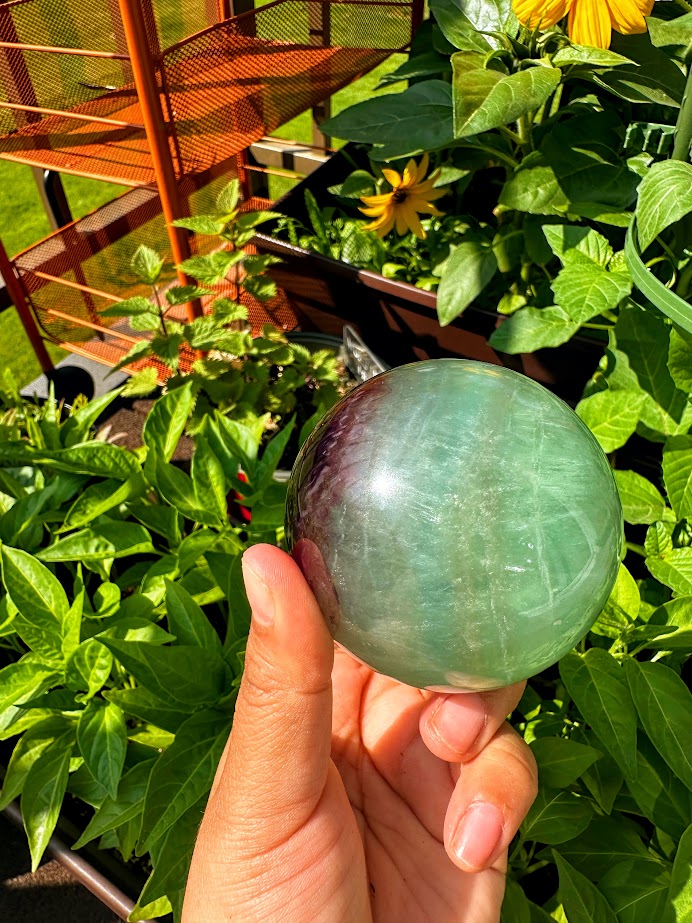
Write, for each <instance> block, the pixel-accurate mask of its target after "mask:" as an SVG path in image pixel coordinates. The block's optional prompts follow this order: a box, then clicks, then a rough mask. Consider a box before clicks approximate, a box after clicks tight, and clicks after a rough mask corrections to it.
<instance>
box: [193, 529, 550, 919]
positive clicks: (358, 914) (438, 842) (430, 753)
mask: <svg viewBox="0 0 692 923" xmlns="http://www.w3.org/2000/svg"><path fill="white" fill-rule="evenodd" d="M243 570H244V574H245V584H246V588H247V592H248V597H249V600H250V604H251V606H252V611H253V620H252V627H251V630H250V637H249V639H248V648H247V655H246V660H245V672H244V675H243V680H242V685H241V687H240V692H239V695H238V701H237V705H236V712H235V719H234V723H233V730H232V732H231V736H230V738H229V741H228V744H227V746H226V749H225V751H224V755H223V757H222V760H221V763H220V765H219V768H218V771H217V774H216V778H215V781H214V786H213V788H212V792H211V795H210V798H209V802H208V804H207V808H206V812H205V815H204V819H203V822H202V826H201V829H200V833H199V836H198V839H197V844H196V847H195V852H194V856H193V859H192V866H191V868H190V875H189V878H188V884H187V891H186V895H185V906H184V911H183V921H184V923H222V921H223V923H498V920H499V917H500V906H501V903H502V897H503V894H504V888H505V874H504V873H505V868H506V862H507V847H508V845H509V843H510V841H511V840H512V837H513V836H514V834H515V833H516V831H517V829H518V827H519V824H520V823H521V821H522V819H523V817H524V815H525V813H526V811H527V810H528V808H529V807H530V805H531V803H532V801H533V799H534V797H535V794H536V770H535V764H534V762H533V758H532V756H531V753H530V750H529V748H528V747H527V746H526V745H525V744H524V742H523V741H522V740H521V739H520V738H519V737H518V735H517V734H516V733H515V732H514V731H513V730H512V729H511V728H510V727H509V725H508V724H507V723H506V722H505V717H506V716H507V715H508V714H509V713H510V711H512V709H513V708H514V707H515V705H516V704H517V702H518V701H519V698H520V696H521V693H522V690H523V684H518V685H516V686H512V687H510V688H507V689H500V690H497V691H494V692H489V693H482V694H476V693H466V694H456V695H449V696H446V695H441V694H437V693H429V692H424V691H421V690H419V689H414V688H412V687H409V686H404V685H402V684H401V683H398V682H396V681H395V680H392V679H389V678H387V677H385V676H381V675H379V674H377V673H374V672H373V671H372V670H370V669H368V668H367V667H365V666H363V665H362V664H360V663H359V662H357V661H356V660H354V659H353V658H352V657H351V656H350V655H349V654H347V653H346V652H345V651H341V650H337V651H336V652H335V650H334V643H333V641H332V638H331V635H330V634H329V631H328V629H327V626H326V624H325V622H324V619H323V618H322V615H321V613H320V610H319V608H318V606H317V603H316V601H315V598H314V596H313V594H312V592H311V590H310V588H309V586H308V585H307V583H306V581H305V579H304V577H303V576H302V574H301V572H300V570H299V568H298V566H297V564H296V563H295V562H294V561H293V560H292V559H291V558H290V557H289V556H288V555H286V554H285V553H283V552H282V551H279V550H278V549H277V548H274V547H272V546H269V545H257V546H254V547H253V548H251V549H250V550H248V551H247V552H246V553H245V555H244V558H243Z"/></svg>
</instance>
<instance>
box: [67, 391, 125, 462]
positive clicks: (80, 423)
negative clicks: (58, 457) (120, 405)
mask: <svg viewBox="0 0 692 923" xmlns="http://www.w3.org/2000/svg"><path fill="white" fill-rule="evenodd" d="M121 393H122V389H121V388H114V389H113V390H112V391H109V392H108V393H107V394H104V395H102V396H101V397H95V398H93V399H92V400H90V401H89V402H88V403H87V404H85V405H84V406H83V407H80V408H79V410H75V411H73V412H72V413H71V414H70V416H69V417H68V418H67V420H65V422H64V423H63V425H62V429H61V431H60V436H61V439H62V443H63V445H64V446H65V448H69V447H70V446H73V445H76V444H77V443H79V442H83V441H84V440H85V439H88V438H89V435H90V433H91V430H92V427H93V426H94V424H95V423H96V421H97V420H98V418H99V417H100V416H101V414H102V413H103V412H104V410H106V408H108V407H109V406H110V404H111V403H112V402H113V401H114V400H115V399H116V398H117V397H119V395H120V394H121Z"/></svg>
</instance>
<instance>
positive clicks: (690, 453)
mask: <svg viewBox="0 0 692 923" xmlns="http://www.w3.org/2000/svg"><path fill="white" fill-rule="evenodd" d="M663 480H664V482H665V485H666V493H667V494H668V499H669V500H670V505H671V506H672V507H673V512H674V513H675V515H676V516H677V518H678V519H690V520H692V436H673V437H672V438H671V439H668V441H667V442H666V444H665V448H664V450H663Z"/></svg>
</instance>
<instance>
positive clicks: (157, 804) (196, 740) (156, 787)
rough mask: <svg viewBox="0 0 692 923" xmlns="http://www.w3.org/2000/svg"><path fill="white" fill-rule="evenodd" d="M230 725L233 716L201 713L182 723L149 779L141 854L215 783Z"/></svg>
mask: <svg viewBox="0 0 692 923" xmlns="http://www.w3.org/2000/svg"><path fill="white" fill-rule="evenodd" d="M229 725H230V715H229V714H228V713H226V712H221V711H213V710H208V711H201V712H198V713H197V714H194V715H192V716H191V717H190V718H188V720H187V721H186V722H185V723H184V724H182V725H181V726H180V728H179V730H178V732H177V734H176V735H175V740H174V741H173V743H172V744H171V745H170V747H169V748H168V749H167V750H166V751H165V752H164V753H162V754H161V756H160V757H159V759H158V760H157V762H156V765H155V766H154V769H153V770H152V773H151V778H150V779H149V787H148V789H147V796H146V801H145V804H144V813H143V815H142V828H141V831H140V840H139V849H138V853H139V855H142V854H143V853H144V852H146V851H147V850H148V849H150V848H151V845H152V844H153V843H155V842H156V841H157V840H158V839H159V838H160V837H162V836H163V835H164V833H166V831H167V830H168V829H169V828H170V827H172V826H173V824H175V823H176V821H178V820H179V818H180V817H182V815H183V814H184V813H185V812H186V811H187V810H188V809H189V808H191V807H192V805H193V804H195V803H196V802H197V801H198V800H199V799H200V798H201V797H202V795H204V794H206V792H208V791H209V789H210V788H211V784H212V782H213V781H214V774H215V772H216V768H217V766H218V762H219V760H220V759H221V754H222V753H223V749H224V746H225V745H226V740H227V738H228V730H229Z"/></svg>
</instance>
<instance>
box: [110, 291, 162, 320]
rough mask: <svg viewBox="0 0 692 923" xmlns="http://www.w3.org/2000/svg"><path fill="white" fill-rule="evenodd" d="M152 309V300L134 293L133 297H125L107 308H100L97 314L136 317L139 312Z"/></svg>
mask: <svg viewBox="0 0 692 923" xmlns="http://www.w3.org/2000/svg"><path fill="white" fill-rule="evenodd" d="M153 310H154V304H153V302H152V301H150V300H149V299H148V298H145V297H144V296H143V295H135V297H134V298H125V299H124V300H123V301H117V302H116V303H115V304H112V305H109V307H107V308H102V309H101V311H100V312H99V314H100V316H101V317H137V316H138V315H140V314H151V312H152V311H153Z"/></svg>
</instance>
